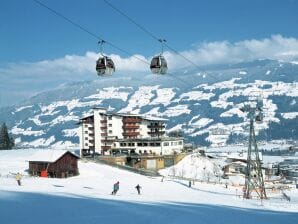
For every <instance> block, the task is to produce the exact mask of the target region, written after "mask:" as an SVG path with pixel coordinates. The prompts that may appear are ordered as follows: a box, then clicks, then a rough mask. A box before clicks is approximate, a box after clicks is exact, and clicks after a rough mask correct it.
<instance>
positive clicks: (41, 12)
mask: <svg viewBox="0 0 298 224" xmlns="http://www.w3.org/2000/svg"><path fill="white" fill-rule="evenodd" d="M40 1H41V2H43V3H45V4H47V5H48V6H49V7H51V8H53V9H55V10H57V11H58V12H60V13H62V14H63V15H64V16H66V17H68V18H69V19H71V20H73V21H75V22H76V23H78V24H80V25H81V26H83V27H84V28H86V29H88V30H89V31H91V32H93V33H95V34H97V35H98V36H100V37H102V38H103V39H105V40H108V41H109V42H112V43H113V44H115V45H117V46H119V47H120V48H122V49H124V50H126V51H129V52H130V53H132V54H137V55H139V56H140V57H142V58H144V59H145V60H149V59H150V57H151V56H152V55H154V54H156V53H158V52H159V51H160V45H159V43H158V42H157V41H156V40H154V39H152V38H151V37H150V36H148V35H147V34H146V33H144V32H143V31H141V30H140V29H139V28H138V27H136V26H135V25H134V24H132V23H131V22H129V21H128V20H127V19H126V18H124V17H123V16H121V15H120V14H119V13H117V12H116V11H114V10H113V9H112V8H111V7H109V6H108V5H107V4H106V3H105V2H104V1H103V0H86V1H82V0H51V1H50V0H40ZM108 1H109V2H110V3H112V4H113V5H115V6H116V7H118V8H119V9H120V10H122V11H123V12H125V13H127V14H128V15H129V16H130V17H131V18H133V19H134V20H135V21H136V22H138V23H139V24H141V25H143V26H144V27H145V28H146V29H148V30H149V31H150V32H152V33H153V34H154V35H155V36H158V37H162V38H165V39H167V41H168V44H169V45H170V46H171V47H173V48H174V49H176V50H178V51H179V52H181V53H182V54H184V55H185V56H187V57H189V58H190V59H192V60H194V61H195V60H197V61H195V62H196V63H198V64H199V65H203V64H212V63H233V62H238V61H243V60H253V59H257V58H267V57H268V58H272V59H283V60H285V59H287V60H290V59H291V60H292V59H296V58H297V55H298V53H297V52H298V41H297V38H298V29H297V28H296V27H297V24H298V13H297V10H298V1H296V0H271V1H270V0H227V1H221V0H217V1H216V0H208V1H207V0H206V1H200V0H188V1H182V0H171V1H170V0H168V1H167V0H163V1H162V0H151V1H148V0H147V1H145V0H138V1H137V0H126V1H124V0H108ZM0 34H1V43H0V46H1V50H0V78H1V84H0V87H1V88H2V90H1V91H2V92H0V107H1V106H5V105H10V104H14V103H17V102H19V101H20V100H23V99H25V98H26V97H29V96H32V95H34V94H35V93H36V92H40V91H44V90H47V89H49V88H53V87H55V86H57V85H59V84H62V83H63V82H68V81H70V80H73V74H74V70H76V71H75V72H77V73H78V74H77V75H76V76H75V77H76V78H77V80H85V79H86V80H92V79H96V78H97V77H96V75H95V74H93V73H94V71H93V70H94V65H93V64H94V60H96V57H97V55H96V53H98V51H99V48H98V45H97V40H96V39H95V38H94V37H92V36H90V35H89V34H87V33H85V32H83V31H81V30H80V29H78V28H77V27H74V26H73V25H71V24H69V23H68V22H66V21H65V20H63V19H61V18H60V17H57V16H55V15H54V14H53V13H51V12H49V11H48V10H46V9H45V8H43V7H41V6H40V5H38V4H37V3H35V2H34V1H33V0H22V1H21V0H3V1H0ZM105 52H106V53H107V54H109V55H111V56H112V57H113V59H114V60H116V62H117V63H118V64H117V65H118V71H119V70H120V71H121V69H122V70H123V71H125V70H136V71H141V70H144V68H143V67H144V65H143V67H140V65H139V64H140V63H139V62H138V61H135V59H134V58H131V55H126V54H124V53H123V52H121V51H119V50H117V49H114V48H112V47H111V46H105ZM165 56H167V59H168V60H169V65H174V66H176V67H174V66H172V68H178V67H183V66H187V63H186V62H183V63H182V62H181V59H180V60H179V59H178V57H177V55H175V54H173V53H172V52H170V51H168V52H167V49H166V53H165ZM179 63H180V64H179ZM185 63H186V64H185ZM72 64H76V65H81V67H80V68H79V69H76V68H73V67H72ZM188 66H189V65H188ZM78 70H79V71H78ZM53 73H55V74H60V73H61V76H60V78H59V75H57V80H55V81H51V80H50V79H49V77H48V76H49V75H51V74H53ZM62 74H63V77H62ZM86 74H87V75H86ZM37 77H38V79H39V81H38V82H37V81H36V82H35V83H36V84H35V85H34V87H32V86H31V87H30V88H29V87H28V84H29V83H30V80H34V79H36V78H37ZM61 77H62V78H61ZM59 80H60V81H59ZM5 86H6V87H5ZM13 86H15V87H14V88H15V89H13ZM9 94H10V96H9V97H8V95H9Z"/></svg>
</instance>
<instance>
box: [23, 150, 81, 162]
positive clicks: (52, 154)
mask: <svg viewBox="0 0 298 224" xmlns="http://www.w3.org/2000/svg"><path fill="white" fill-rule="evenodd" d="M67 152H69V153H71V154H72V155H74V156H75V157H77V158H80V157H79V156H78V155H76V154H74V153H72V152H70V151H67V150H55V149H51V150H48V149H47V150H39V151H37V152H36V153H35V154H34V155H32V156H31V157H30V158H29V159H28V161H29V162H32V161H34V162H37V161H38V162H49V163H53V162H56V161H57V160H58V159H60V158H61V157H62V156H63V155H64V154H65V153H67Z"/></svg>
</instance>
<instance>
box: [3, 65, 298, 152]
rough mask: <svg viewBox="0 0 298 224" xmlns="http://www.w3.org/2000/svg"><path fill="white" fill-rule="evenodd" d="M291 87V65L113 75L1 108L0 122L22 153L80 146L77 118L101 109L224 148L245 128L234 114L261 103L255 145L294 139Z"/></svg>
mask: <svg viewBox="0 0 298 224" xmlns="http://www.w3.org/2000/svg"><path fill="white" fill-rule="evenodd" d="M297 79H298V65H297V64H295V63H284V62H279V61H271V60H258V61H253V62H249V63H241V64H236V65H220V66H210V67H205V68H204V69H203V70H198V69H184V70H179V71H174V72H171V73H170V74H167V75H164V76H154V75H152V74H121V75H119V74H115V75H114V76H112V77H104V78H101V77H100V78H98V79H96V80H95V81H91V82H90V81H89V82H86V81H85V82H83V81H82V82H76V83H70V84H67V85H64V86H60V87H59V88H57V89H54V90H52V91H48V92H44V93H41V94H39V95H36V96H35V97H33V98H31V99H29V100H28V101H26V102H23V103H22V104H20V105H16V106H13V107H6V108H1V109H0V121H1V122H6V123H7V124H8V126H9V127H10V128H11V131H12V133H13V135H14V137H15V138H16V143H18V144H19V145H21V146H22V147H24V146H44V147H50V146H52V147H68V146H74V145H76V144H78V142H79V139H78V136H77V133H76V129H77V125H76V123H77V122H78V120H79V118H81V117H83V116H86V115H88V114H90V113H91V112H92V108H93V107H98V106H100V107H107V108H109V109H110V110H111V111H112V112H125V113H126V112H129V113H138V114H146V115H154V116H158V117H162V118H166V119H168V121H167V129H168V131H173V130H178V129H182V130H183V131H184V133H185V137H186V139H187V141H189V142H194V143H196V144H201V145H209V144H212V145H224V144H227V143H234V142H239V141H243V139H244V138H246V136H247V132H248V130H247V127H248V120H247V118H246V115H245V114H244V113H242V112H241V111H240V110H239V108H240V107H241V106H243V103H244V102H247V101H248V100H250V99H252V98H256V97H262V98H263V102H264V115H265V116H264V122H263V123H262V124H257V127H256V129H257V133H258V138H259V139H262V140H265V141H269V140H272V139H292V138H294V139H295V138H296V139H297V136H298V125H297V124H298V104H297V101H298V85H297Z"/></svg>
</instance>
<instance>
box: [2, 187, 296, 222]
mask: <svg viewBox="0 0 298 224" xmlns="http://www.w3.org/2000/svg"><path fill="white" fill-rule="evenodd" d="M0 198H1V200H0V211H1V215H0V223H3V224H8V223H9V224H20V223H22V224H29V223H30V224H31V223H43V224H53V223H71V224H92V223H96V224H98V223H119V222H121V223H154V224H156V223H171V224H172V223H188V222H195V223H213V224H214V223H215V224H216V223H243V224H245V223H247V224H251V223H254V224H256V223H271V224H272V223H297V222H298V214H297V213H290V212H276V211H266V210H257V209H243V208H235V207H227V206H216V205H204V204H190V203H140V202H127V201H117V200H107V199H98V198H88V197H78V196H77V195H73V196H71V195H70V197H67V196H57V195H47V194H38V193H24V192H12V191H2V192H0Z"/></svg>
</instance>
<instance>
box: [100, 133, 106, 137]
mask: <svg viewBox="0 0 298 224" xmlns="http://www.w3.org/2000/svg"><path fill="white" fill-rule="evenodd" d="M100 136H101V137H107V136H108V133H101V134H100Z"/></svg>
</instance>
